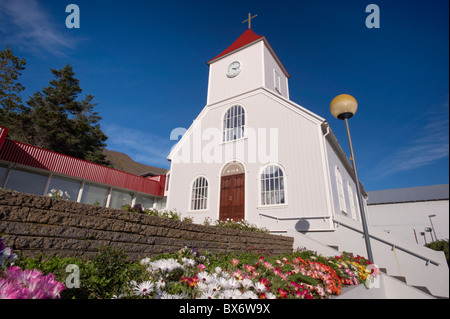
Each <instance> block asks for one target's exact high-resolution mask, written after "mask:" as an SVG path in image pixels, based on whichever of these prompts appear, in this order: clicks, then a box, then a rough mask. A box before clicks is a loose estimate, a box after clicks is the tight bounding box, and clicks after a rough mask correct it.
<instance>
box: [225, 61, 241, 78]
mask: <svg viewBox="0 0 450 319" xmlns="http://www.w3.org/2000/svg"><path fill="white" fill-rule="evenodd" d="M241 69H242V65H241V63H240V62H239V61H234V62H232V63H231V64H230V65H229V66H228V69H227V76H228V77H229V78H234V77H235V76H236V75H238V74H239V72H241Z"/></svg>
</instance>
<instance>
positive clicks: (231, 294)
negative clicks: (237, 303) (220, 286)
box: [219, 289, 242, 299]
mask: <svg viewBox="0 0 450 319" xmlns="http://www.w3.org/2000/svg"><path fill="white" fill-rule="evenodd" d="M241 295H242V293H241V292H240V291H239V290H238V289H227V290H223V291H222V292H221V293H220V294H219V298H221V299H239V297H241Z"/></svg>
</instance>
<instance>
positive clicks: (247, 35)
mask: <svg viewBox="0 0 450 319" xmlns="http://www.w3.org/2000/svg"><path fill="white" fill-rule="evenodd" d="M261 39H262V40H263V41H264V44H265V45H266V47H267V49H268V50H269V51H270V53H271V54H272V56H273V57H274V58H275V61H276V62H277V63H278V65H279V66H280V68H281V70H282V71H283V72H284V74H285V75H286V77H287V78H290V77H291V76H290V75H289V73H288V71H287V70H286V68H285V67H284V66H283V64H282V63H281V61H280V59H279V58H278V57H277V55H276V54H275V52H274V51H273V49H272V47H271V46H270V44H269V42H268V41H267V39H266V37H265V36H263V35H257V34H256V33H255V32H253V30H252V29H247V30H245V32H244V33H242V34H241V36H240V37H239V38H237V40H236V41H234V42H233V44H232V45H230V46H229V47H228V48H227V49H226V50H225V51H223V52H222V53H221V54H219V55H218V56H216V57H215V58H214V59H211V60H209V61H208V62H206V64H208V65H210V64H211V63H212V62H214V61H216V60H217V59H219V58H221V57H223V56H226V55H228V54H230V53H232V52H234V51H237V50H239V49H241V48H243V47H245V46H247V45H249V44H252V43H255V42H256V41H259V40H261Z"/></svg>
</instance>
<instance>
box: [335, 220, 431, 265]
mask: <svg viewBox="0 0 450 319" xmlns="http://www.w3.org/2000/svg"><path fill="white" fill-rule="evenodd" d="M333 222H334V223H335V224H337V225H338V226H339V225H342V226H344V227H347V228H349V229H351V230H354V231H356V232H358V233H360V234H363V235H364V233H363V231H361V230H359V229H358V228H355V227H352V226H350V225H347V224H345V223H342V222H341V221H337V220H335V219H333ZM369 237H371V238H373V239H375V240H378V241H380V242H382V243H383V244H386V245H388V246H391V247H392V250H394V249H400V250H402V251H404V252H406V253H408V254H410V255H413V256H414V257H417V258H420V259H422V260H425V261H426V262H427V265H428V264H429V263H431V264H434V265H436V266H439V265H440V263H439V262H437V261H434V260H432V259H430V258H427V257H425V256H422V255H419V254H417V253H415V252H413V251H411V250H409V249H407V248H404V247H402V246H398V245H396V244H393V243H391V242H389V241H387V240H384V239H382V238H380V237H378V236H375V235H371V234H369Z"/></svg>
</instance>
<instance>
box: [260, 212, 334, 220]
mask: <svg viewBox="0 0 450 319" xmlns="http://www.w3.org/2000/svg"><path fill="white" fill-rule="evenodd" d="M259 216H264V217H268V218H272V219H276V220H297V219H328V218H331V216H303V217H277V216H272V215H267V214H263V213H259Z"/></svg>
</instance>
